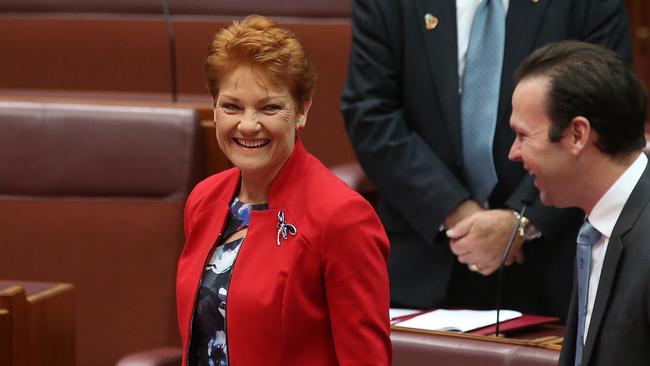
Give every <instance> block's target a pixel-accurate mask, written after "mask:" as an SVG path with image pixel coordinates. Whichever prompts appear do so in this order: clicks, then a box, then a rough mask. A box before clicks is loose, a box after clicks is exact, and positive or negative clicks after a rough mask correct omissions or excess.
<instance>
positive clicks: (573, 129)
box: [566, 116, 597, 155]
mask: <svg viewBox="0 0 650 366" xmlns="http://www.w3.org/2000/svg"><path fill="white" fill-rule="evenodd" d="M566 131H567V136H566V137H567V143H568V144H569V145H570V148H571V152H572V153H573V154H574V155H579V154H580V153H582V152H583V151H584V150H585V149H586V148H588V147H589V146H592V145H593V144H594V143H595V142H596V139H597V136H596V133H595V131H594V130H593V129H592V128H591V123H590V122H589V120H588V119H587V118H585V117H582V116H577V117H573V119H572V120H571V123H569V127H568V128H567V129H566Z"/></svg>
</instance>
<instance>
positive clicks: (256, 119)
mask: <svg viewBox="0 0 650 366" xmlns="http://www.w3.org/2000/svg"><path fill="white" fill-rule="evenodd" d="M261 127H262V126H261V125H260V114H259V112H257V111H251V112H248V111H246V112H245V113H244V114H243V115H242V118H241V120H239V124H238V125H237V128H238V129H239V131H240V132H242V133H248V134H250V133H255V132H257V131H259V130H260V128H261Z"/></svg>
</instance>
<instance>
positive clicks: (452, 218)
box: [445, 200, 485, 228]
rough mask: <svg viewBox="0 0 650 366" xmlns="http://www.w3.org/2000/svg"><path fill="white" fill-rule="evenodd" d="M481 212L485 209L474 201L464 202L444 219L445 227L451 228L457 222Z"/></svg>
mask: <svg viewBox="0 0 650 366" xmlns="http://www.w3.org/2000/svg"><path fill="white" fill-rule="evenodd" d="M481 211H485V209H484V208H483V207H481V206H480V205H479V204H478V203H476V201H472V200H465V201H463V202H461V203H460V204H459V205H458V206H456V208H455V209H454V211H452V213H450V214H449V216H447V218H446V219H445V226H446V227H448V228H452V227H454V226H456V224H458V223H459V222H461V221H463V220H465V219H466V218H468V217H470V216H472V215H473V214H475V213H477V212H481Z"/></svg>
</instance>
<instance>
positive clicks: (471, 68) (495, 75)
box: [460, 0, 506, 204]
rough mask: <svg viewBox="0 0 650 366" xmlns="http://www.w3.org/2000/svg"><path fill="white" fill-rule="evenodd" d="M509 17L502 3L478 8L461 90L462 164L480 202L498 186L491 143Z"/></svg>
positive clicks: (497, 0) (494, 1) (488, 0)
mask: <svg viewBox="0 0 650 366" xmlns="http://www.w3.org/2000/svg"><path fill="white" fill-rule="evenodd" d="M505 21H506V17H505V11H504V9H503V2H502V0H486V1H485V2H484V3H483V4H481V5H479V8H478V10H477V11H476V15H475V16H474V21H473V22H472V30H471V33H470V39H469V47H468V49H467V57H466V63H465V71H464V75H463V81H462V91H461V107H460V110H461V123H462V126H461V128H462V140H463V163H464V165H465V173H466V175H467V179H468V183H469V187H470V189H471V191H472V194H473V195H474V199H476V201H477V202H479V203H481V204H483V203H485V202H487V199H488V197H489V196H490V193H491V192H492V189H494V186H495V185H496V183H497V175H496V171H495V169H494V159H493V157H492V141H493V140H494V130H495V127H496V122H497V111H498V109H499V88H500V85H501V66H502V64H503V49H504V43H505V33H506V25H505Z"/></svg>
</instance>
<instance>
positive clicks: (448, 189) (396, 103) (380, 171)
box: [341, 0, 470, 241]
mask: <svg viewBox="0 0 650 366" xmlns="http://www.w3.org/2000/svg"><path fill="white" fill-rule="evenodd" d="M400 11H401V10H400V2H399V1H384V0H379V1H374V0H358V1H356V0H355V1H353V3H352V37H353V38H352V47H351V50H350V60H349V69H348V78H347V81H346V84H345V88H344V90H343V96H342V99H341V110H342V112H343V115H344V119H345V125H346V128H347V131H348V135H349V137H350V140H351V142H352V145H353V147H354V150H355V152H356V155H357V159H358V160H359V163H360V164H361V166H362V167H363V169H364V171H365V172H366V173H367V174H368V176H369V177H370V179H371V180H372V181H373V182H374V183H375V184H376V185H377V187H378V188H379V190H380V192H381V193H382V198H383V199H385V200H386V201H387V202H389V203H390V205H391V206H392V207H394V208H396V209H397V210H398V211H399V212H401V214H402V217H403V218H404V219H406V220H408V222H409V223H410V225H411V226H412V227H413V228H415V230H416V231H417V232H418V233H419V234H420V235H421V236H422V237H424V238H428V239H430V240H431V241H433V238H434V237H435V235H436V233H437V230H438V227H439V226H440V224H441V223H442V222H443V221H444V219H445V218H446V216H447V215H448V214H449V213H450V212H451V211H452V210H453V209H454V208H455V207H456V206H457V205H458V204H459V203H460V202H461V201H462V200H463V199H465V198H468V197H469V196H470V193H469V192H468V191H467V189H466V188H465V187H464V186H463V185H462V183H460V181H459V180H458V179H457V178H456V176H455V175H454V174H453V172H452V171H451V170H450V169H449V168H448V167H447V166H446V165H445V163H443V161H442V159H440V157H439V156H438V155H437V154H436V153H435V152H434V151H433V150H432V149H431V148H430V147H429V146H428V145H427V143H426V142H425V141H424V140H423V139H422V138H421V136H420V135H419V134H418V133H417V132H415V131H414V130H413V129H412V128H411V127H409V123H408V121H407V120H406V117H405V114H404V111H403V109H402V97H403V95H402V91H401V85H402V80H401V78H402V72H401V70H402V67H403V65H401V62H402V61H401V56H400V53H401V51H400V47H401V46H400V45H401V44H402V43H403V39H404V36H403V35H402V33H403V29H402V26H401V25H400V22H401V20H400V15H399V12H400ZM423 52H424V51H423ZM422 57H425V56H424V54H423V55H422ZM440 133H443V132H442V131H440ZM416 213H417V214H416Z"/></svg>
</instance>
